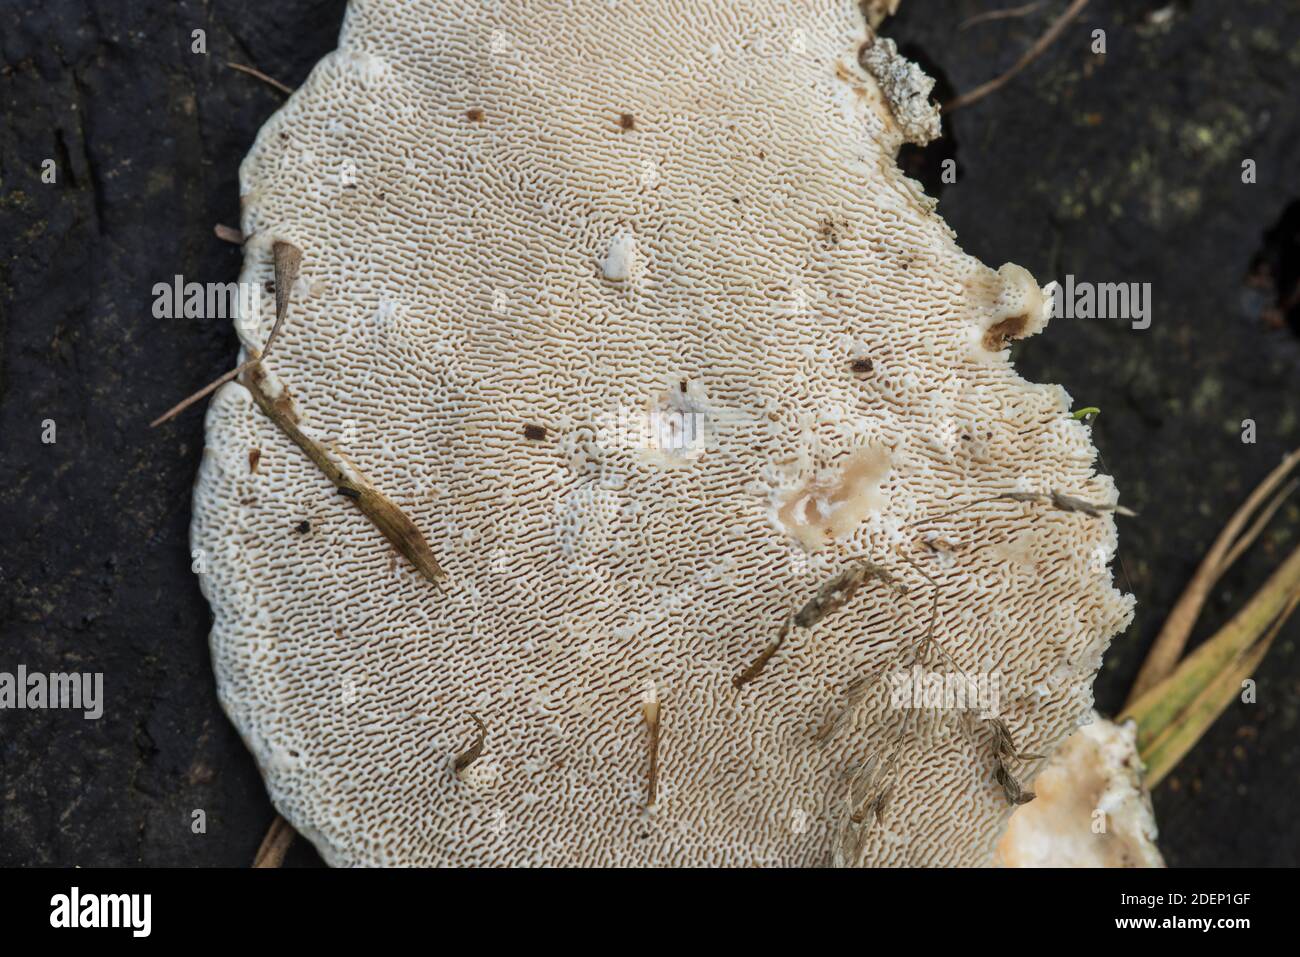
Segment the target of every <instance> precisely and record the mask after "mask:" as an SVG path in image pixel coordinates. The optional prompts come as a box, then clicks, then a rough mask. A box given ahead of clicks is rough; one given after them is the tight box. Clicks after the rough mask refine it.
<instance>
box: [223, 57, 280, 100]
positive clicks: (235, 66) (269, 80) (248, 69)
mask: <svg viewBox="0 0 1300 957" xmlns="http://www.w3.org/2000/svg"><path fill="white" fill-rule="evenodd" d="M226 66H228V67H230V68H231V69H232V70H238V71H239V72H240V73H247V74H248V75H249V76H252V77H256V78H257V79H259V80H261V81H262V82H263V83H266V84H268V85H269V86H273V87H275V88H276V89H277V90H279V91H280V92H281V93H283V94H285V95H286V96H289V95H292V93H293V87H291V86H285V85H284V84H283V83H281V82H280V81H279V80H277V79H275V78H274V77H270V76H267V75H266V74H265V73H263V72H262V71H261V70H259V69H257V67H252V66H245V65H244V64H242V63H232V62H230V61H229V60H227V61H226Z"/></svg>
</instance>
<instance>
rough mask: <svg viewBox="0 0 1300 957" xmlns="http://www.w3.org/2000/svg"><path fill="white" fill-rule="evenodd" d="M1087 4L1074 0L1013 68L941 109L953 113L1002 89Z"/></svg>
mask: <svg viewBox="0 0 1300 957" xmlns="http://www.w3.org/2000/svg"><path fill="white" fill-rule="evenodd" d="M1087 5H1088V0H1073V2H1072V3H1071V4H1070V6H1069V7H1067V8H1066V10H1065V12H1064V13H1062V14H1061V15H1060V16H1059V17H1057V19H1056V20H1055V21H1054V22H1053V23H1052V25H1051V26H1050V27H1048V28H1047V32H1046V33H1044V34H1043V35H1042V36H1041V37H1039V38H1038V39H1037V40H1036V41H1035V42H1034V44H1033V45H1032V46H1031V47H1030V48H1029V49H1028V50H1026V51H1025V52H1024V53H1023V54H1022V55H1021V57H1020V59H1019V60H1017V61H1016V62H1015V65H1014V66H1012V67H1011V69H1009V70H1007V71H1006V72H1005V73H1003V74H1002V75H1001V76H998V77H994V78H993V79H992V80H989V81H988V82H987V83H981V84H980V85H979V86H977V87H975V89H973V90H971V91H970V92H969V93H963V94H961V95H960V96H957V97H954V98H953V99H951V100H949V101H948V102H947V103H945V104H943V106H942V107H941V110H942V111H943V112H944V113H951V112H953V110H959V109H961V108H962V107H963V106H970V105H971V104H972V103H977V102H979V101H980V100H982V99H984V97H986V96H988V95H989V94H990V93H995V92H997V91H998V90H1000V89H1001V88H1002V87H1003V86H1005V85H1006V84H1007V83H1009V82H1010V81H1011V80H1012V79H1013V78H1014V77H1015V76H1017V75H1018V74H1019V73H1020V71H1021V70H1023V69H1025V67H1027V66H1029V65H1030V64H1031V63H1033V62H1034V61H1035V60H1037V59H1038V58H1039V57H1040V56H1042V55H1043V51H1045V50H1046V49H1047V48H1048V47H1050V46H1051V45H1052V44H1053V43H1055V42H1056V40H1057V38H1059V37H1060V35H1061V34H1062V33H1063V32H1064V31H1065V28H1066V27H1068V26H1069V25H1070V23H1071V22H1072V21H1073V20H1074V18H1075V17H1077V16H1078V15H1079V14H1080V13H1082V12H1083V8H1084V7H1086V6H1087Z"/></svg>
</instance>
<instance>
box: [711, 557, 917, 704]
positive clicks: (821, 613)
mask: <svg viewBox="0 0 1300 957" xmlns="http://www.w3.org/2000/svg"><path fill="white" fill-rule="evenodd" d="M869 581H880V582H883V583H884V584H886V585H889V586H890V587H892V588H895V589H896V590H898V591H900V592H902V591H906V590H907V589H906V588H904V587H903V586H902V585H900V584H899V583H898V581H897V579H895V578H894V576H893V574H892V573H890V572H889V571H888V570H886V569H884V568H881V567H880V566H879V565H876V564H873V563H872V562H869V561H862V560H853V564H851V565H849V567H848V568H846V569H844V571H842V572H840V573H839V574H837V575H835V576H834V577H833V578H831V580H830V581H828V582H826V583H825V584H824V585H822V586H821V587H820V588H818V589H817V594H815V595H814V596H813V597H812V598H811V599H809V601H808V603H807V604H806V605H804V606H803V607H802V608H800V609H799V610H798V611H797V612H795V613H794V614H793V615H791V616H790V617H789V618H787V619H786V620H785V623H784V624H783V625H782V626H781V630H780V632H779V633H778V634H777V636H776V639H775V640H773V641H772V642H771V643H770V644H769V645H768V646H767V647H766V648H764V649H763V652H762V654H760V655H759V656H758V659H757V660H756V661H755V662H754V663H753V664H752V665H750V666H749V667H748V668H746V669H745V670H744V671H742V672H741V673H740V674H738V675H736V677H735V678H733V679H732V680H731V683H732V684H733V685H735V686H736V687H737V688H743V687H744V686H745V685H747V684H749V682H751V681H753V680H754V679H755V678H757V677H758V676H759V675H760V674H762V673H763V669H764V668H765V667H767V663H768V662H769V661H770V660H771V659H772V656H773V655H775V654H776V653H777V651H779V650H780V648H781V646H782V645H783V644H785V640H786V638H787V637H788V635H789V634H790V630H791V628H811V627H812V626H813V625H815V624H817V623H818V622H819V621H821V620H822V619H823V618H825V617H826V616H827V615H830V614H833V613H834V612H836V611H839V609H841V608H843V607H844V606H845V605H846V604H848V602H849V600H850V599H852V598H853V596H854V595H855V594H857V591H858V589H859V588H861V587H862V586H863V585H864V584H866V583H867V582H869Z"/></svg>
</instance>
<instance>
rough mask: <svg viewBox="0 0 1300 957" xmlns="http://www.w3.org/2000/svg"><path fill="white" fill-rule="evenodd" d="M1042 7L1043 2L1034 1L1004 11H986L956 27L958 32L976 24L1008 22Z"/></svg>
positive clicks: (1039, 0) (1041, 0) (1040, 0)
mask: <svg viewBox="0 0 1300 957" xmlns="http://www.w3.org/2000/svg"><path fill="white" fill-rule="evenodd" d="M1042 5H1043V0H1035V2H1034V3H1026V4H1025V5H1024V6H1023V7H1008V8H1006V9H1005V10H987V11H985V12H984V13H977V14H975V16H973V17H967V18H966V19H965V20H963V21H962V22H961V23H959V24H958V25H957V29H958V30H965V29H968V28H969V27H973V26H975V25H976V24H977V23H988V22H989V21H991V20H1010V19H1011V18H1013V17H1027V16H1029V14H1031V13H1033V12H1034V11H1035V10H1037V9H1038V8H1039V7H1041V6H1042Z"/></svg>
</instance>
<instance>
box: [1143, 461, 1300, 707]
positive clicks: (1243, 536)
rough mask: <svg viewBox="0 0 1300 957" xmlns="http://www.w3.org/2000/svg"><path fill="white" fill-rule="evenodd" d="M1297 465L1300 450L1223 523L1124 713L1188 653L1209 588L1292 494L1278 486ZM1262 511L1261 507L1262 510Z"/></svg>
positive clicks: (1159, 638)
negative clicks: (1254, 518) (1252, 518)
mask: <svg viewBox="0 0 1300 957" xmlns="http://www.w3.org/2000/svg"><path fill="white" fill-rule="evenodd" d="M1297 465H1300V449H1297V450H1296V451H1294V452H1292V453H1291V454H1290V455H1288V456H1287V457H1286V458H1284V459H1283V460H1282V462H1281V464H1280V465H1278V467H1277V468H1275V469H1273V471H1272V472H1270V473H1269V474H1268V475H1267V476H1266V477H1265V478H1264V481H1262V482H1260V484H1259V485H1258V486H1257V487H1256V488H1255V490H1254V491H1253V492H1251V493H1250V495H1249V496H1248V497H1247V498H1246V501H1245V502H1243V503H1242V505H1241V507H1240V508H1238V509H1237V511H1236V512H1235V513H1234V514H1233V516H1232V518H1230V519H1229V520H1228V524H1226V525H1225V526H1223V531H1221V532H1220V533H1219V536H1218V538H1216V539H1215V540H1214V544H1213V545H1211V546H1210V550H1209V551H1208V552H1207V553H1206V555H1205V558H1203V559H1202V560H1201V564H1200V566H1199V567H1198V568H1197V569H1196V574H1195V575H1193V576H1192V580H1191V581H1190V582H1188V583H1187V588H1186V589H1185V590H1184V591H1183V594H1182V595H1181V596H1180V597H1179V599H1178V602H1177V603H1176V604H1175V605H1174V607H1173V610H1172V611H1170V613H1169V617H1168V618H1166V619H1165V623H1164V625H1163V626H1162V627H1161V629H1160V633H1159V634H1158V635H1156V640H1155V642H1154V643H1153V644H1152V646H1151V650H1150V651H1149V652H1148V653H1147V657H1146V660H1145V661H1144V662H1143V663H1142V667H1141V669H1140V670H1139V671H1138V676H1137V680H1136V681H1134V682H1133V688H1132V690H1131V691H1130V692H1129V697H1128V703H1127V704H1126V705H1125V707H1126V708H1127V707H1131V706H1132V705H1133V704H1134V702H1136V701H1137V700H1138V699H1139V698H1141V697H1142V695H1143V694H1145V693H1146V692H1147V691H1149V690H1150V689H1151V688H1153V687H1155V686H1156V685H1158V684H1159V683H1160V682H1161V681H1163V680H1164V679H1165V678H1167V677H1168V676H1169V675H1170V674H1172V673H1173V670H1174V668H1175V667H1176V666H1177V664H1178V659H1179V658H1181V657H1182V654H1183V650H1184V649H1185V648H1186V647H1187V642H1188V640H1189V639H1190V637H1191V634H1192V628H1193V627H1194V626H1195V624H1196V619H1197V618H1199V617H1200V614H1201V609H1202V608H1203V607H1204V606H1205V602H1206V601H1207V600H1208V599H1209V597H1210V593H1211V592H1212V591H1213V590H1214V586H1215V585H1216V584H1218V581H1219V579H1220V578H1222V577H1223V574H1224V573H1225V572H1226V571H1227V570H1228V569H1229V568H1230V567H1231V566H1232V564H1233V563H1234V562H1235V561H1236V560H1237V559H1238V558H1240V557H1241V555H1242V554H1243V553H1244V552H1245V550H1246V549H1247V548H1249V547H1250V546H1251V544H1252V543H1254V541H1255V539H1256V538H1258V537H1259V535H1260V533H1261V532H1262V531H1263V530H1264V526H1265V525H1266V524H1267V522H1268V520H1269V519H1270V518H1272V517H1273V514H1274V513H1275V512H1276V511H1277V510H1278V508H1279V507H1281V505H1282V502H1283V501H1284V500H1285V499H1286V497H1287V496H1288V495H1289V494H1290V493H1291V492H1292V491H1293V490H1294V489H1295V488H1296V483H1295V482H1291V483H1289V484H1286V485H1285V486H1283V483H1284V482H1286V479H1287V476H1288V475H1290V473H1291V471H1292V470H1293V469H1294V468H1295V467H1296V466H1297ZM1279 486H1283V487H1282V490H1281V491H1280V492H1278V491H1277V489H1278V488H1279ZM1275 492H1276V494H1274V493H1275ZM1261 506H1263V509H1262V510H1261ZM1256 512H1259V516H1258V517H1257V518H1256V520H1255V521H1254V523H1253V524H1251V525H1250V526H1249V527H1247V523H1248V522H1250V521H1251V517H1252V516H1254V515H1255V513H1256Z"/></svg>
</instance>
